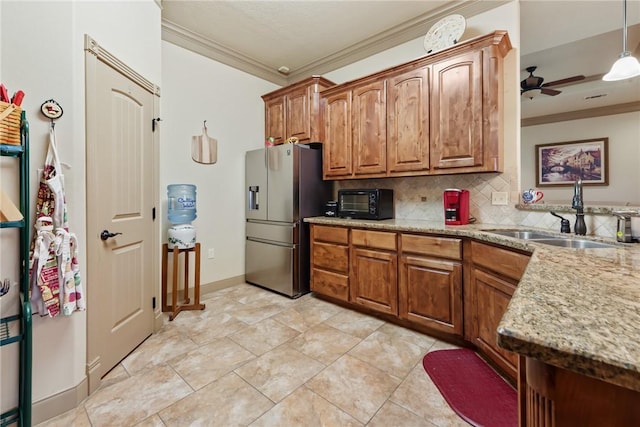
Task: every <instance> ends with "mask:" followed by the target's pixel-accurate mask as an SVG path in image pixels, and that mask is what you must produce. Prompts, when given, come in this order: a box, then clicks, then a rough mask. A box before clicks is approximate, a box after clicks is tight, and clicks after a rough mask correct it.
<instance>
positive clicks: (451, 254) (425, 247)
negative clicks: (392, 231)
mask: <svg viewBox="0 0 640 427" xmlns="http://www.w3.org/2000/svg"><path fill="white" fill-rule="evenodd" d="M400 239H401V245H400V247H401V248H402V252H403V253H405V252H411V253H415V254H420V255H430V256H435V257H440V258H450V259H458V260H459V259H462V240H461V239H451V238H445V237H433V236H416V235H413V234H402V235H400Z"/></svg>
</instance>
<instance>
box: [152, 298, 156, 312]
mask: <svg viewBox="0 0 640 427" xmlns="http://www.w3.org/2000/svg"><path fill="white" fill-rule="evenodd" d="M151 308H153V309H154V310H155V309H156V297H153V298H151Z"/></svg>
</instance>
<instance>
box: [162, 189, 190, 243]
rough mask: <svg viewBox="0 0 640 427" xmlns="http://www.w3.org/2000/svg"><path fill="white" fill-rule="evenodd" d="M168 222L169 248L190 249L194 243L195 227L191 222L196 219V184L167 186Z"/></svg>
mask: <svg viewBox="0 0 640 427" xmlns="http://www.w3.org/2000/svg"><path fill="white" fill-rule="evenodd" d="M167 196H168V199H169V200H168V214H169V222H170V223H171V224H173V225H172V226H171V227H169V229H168V230H167V238H168V245H169V249H173V247H174V246H177V247H178V248H179V249H190V248H193V247H194V246H195V244H196V229H195V227H194V226H193V225H191V223H192V222H193V220H195V219H196V217H197V215H196V186H195V185H192V184H171V185H168V186H167Z"/></svg>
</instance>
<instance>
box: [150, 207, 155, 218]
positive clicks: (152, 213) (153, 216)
mask: <svg viewBox="0 0 640 427" xmlns="http://www.w3.org/2000/svg"><path fill="white" fill-rule="evenodd" d="M151 220H152V221H155V220H156V208H155V206H154V207H153V209H151Z"/></svg>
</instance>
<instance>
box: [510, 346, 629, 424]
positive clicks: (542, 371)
mask: <svg viewBox="0 0 640 427" xmlns="http://www.w3.org/2000/svg"><path fill="white" fill-rule="evenodd" d="M518 392H519V393H520V395H521V396H520V397H521V399H522V401H523V402H525V405H524V406H525V414H524V416H523V417H521V424H524V426H526V427H556V426H557V427H562V426H580V427H602V426H607V427H630V426H640V392H638V391H634V390H630V389H627V388H623V387H620V386H617V385H614V384H610V383H606V382H604V381H601V380H597V379H595V378H591V377H587V376H585V375H581V374H577V373H575V372H571V371H568V370H566V369H562V368H558V367H555V366H551V365H548V364H546V363H543V362H541V361H539V360H535V359H530V358H527V359H526V384H524V385H523V386H521V387H520V388H519V391H518ZM524 426H523V427H524Z"/></svg>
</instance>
